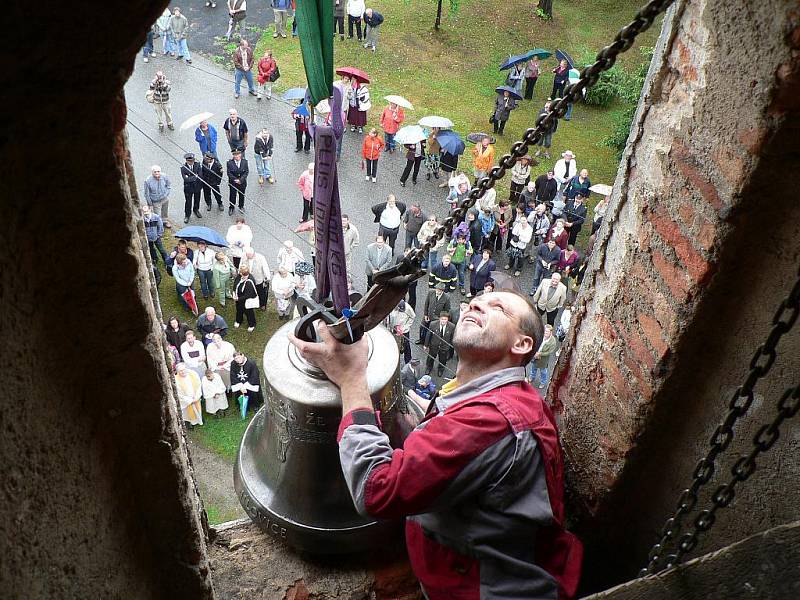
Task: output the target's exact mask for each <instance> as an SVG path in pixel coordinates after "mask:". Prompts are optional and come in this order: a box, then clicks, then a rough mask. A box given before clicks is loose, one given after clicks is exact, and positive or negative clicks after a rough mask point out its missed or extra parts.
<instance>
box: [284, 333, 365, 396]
mask: <svg viewBox="0 0 800 600" xmlns="http://www.w3.org/2000/svg"><path fill="white" fill-rule="evenodd" d="M315 326H316V329H317V333H318V334H319V337H320V339H321V340H322V341H320V342H319V343H316V342H304V341H303V340H300V339H298V338H296V337H295V336H294V333H293V332H289V341H290V342H291V343H292V344H294V345H295V346H296V347H297V350H298V351H299V352H300V356H302V357H303V358H305V359H306V360H307V361H309V362H310V363H312V364H314V365H316V366H317V367H319V368H320V369H322V370H323V371H324V372H325V375H327V376H328V379H330V380H331V381H332V382H333V383H335V384H336V385H338V386H339V388H340V389H341V390H342V396H343V401H344V396H345V393H346V392H347V391H348V390H351V389H357V388H362V389H364V390H366V388H367V355H368V351H369V345H368V342H367V339H366V337H362V338H361V339H360V340H358V341H357V342H356V343H355V344H343V343H341V342H340V341H338V340H337V339H336V338H334V337H333V335H331V332H330V331H328V326H327V325H325V324H324V323H321V322H319V321H317V322H316V323H315ZM371 406H372V405H371V404H370V407H371Z"/></svg>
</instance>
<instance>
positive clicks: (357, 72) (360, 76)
mask: <svg viewBox="0 0 800 600" xmlns="http://www.w3.org/2000/svg"><path fill="white" fill-rule="evenodd" d="M336 74H337V75H346V76H347V77H350V78H351V79H355V80H356V81H358V82H359V83H369V75H367V74H366V73H364V71H362V70H361V69H356V68H355V67H341V68H339V69H336Z"/></svg>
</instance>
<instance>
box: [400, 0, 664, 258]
mask: <svg viewBox="0 0 800 600" xmlns="http://www.w3.org/2000/svg"><path fill="white" fill-rule="evenodd" d="M673 2H674V0H651V1H650V2H648V3H647V4H646V5H645V6H643V7H642V8H641V9H640V10H639V12H638V13H636V16H635V17H634V19H633V21H632V22H631V23H629V24H628V25H626V26H625V27H623V28H622V29H621V30H620V31H619V33H617V35H616V37H615V38H614V41H613V42H612V43H611V45H609V46H606V47H605V48H603V49H602V50H601V51H600V52H598V54H597V57H596V59H595V62H594V63H593V64H591V65H589V66H588V67H586V68H585V69H583V71H581V77H580V79H579V80H578V81H576V82H575V83H573V84H570V85H568V86H567V87H566V89H565V90H564V96H563V97H562V98H558V99H556V100H554V101H553V102H552V103H551V104H550V110H549V111H548V112H546V113H545V114H543V115H539V117H537V119H536V124H535V127H532V128H530V129H528V130H527V131H526V132H525V135H524V136H523V137H522V140H520V141H518V142H514V144H513V145H512V146H511V153H510V154H506V155H504V156H503V157H502V158H501V159H500V161H499V163H498V166H496V167H493V168H492V169H491V171H490V172H489V174H488V176H486V177H483V178H481V179H480V181H477V182H476V183H475V187H473V188H472V190H471V191H470V193H469V195H468V196H467V197H466V198H464V201H463V202H462V203H461V205H460V206H459V207H458V208H457V209H456V210H454V211H453V213H452V214H451V215H450V216H449V217H447V218H446V219H445V220H444V221H443V222H442V223H441V224H440V225H439V226H438V227H437V228H436V229H435V230H434V231H433V233H432V234H431V235H430V237H428V239H427V241H426V242H425V243H424V244H423V245H422V246H421V247H420V248H417V249H416V250H414V251H412V252H411V253H409V255H408V256H407V257H406V260H407V261H408V262H409V263H411V264H413V265H415V266H416V267H419V266H420V265H421V264H422V261H423V259H424V258H425V256H426V255H427V254H428V252H429V251H430V249H431V247H432V246H433V245H434V244H436V243H437V242H438V241H439V240H441V239H442V238H443V237H444V236H445V235H450V234H452V232H453V226H454V225H455V224H456V223H458V222H460V221H461V220H462V219H464V217H465V216H466V214H467V211H468V210H469V209H470V208H472V207H473V206H474V205H475V203H476V202H477V201H478V200H479V199H480V198H481V197H483V195H484V194H485V193H486V192H487V191H488V190H489V189H490V188H491V187H493V186H494V184H495V183H496V182H497V181H499V180H500V179H502V178H503V177H504V176H505V174H506V170H507V169H510V168H512V167H513V166H514V164H515V163H516V162H517V160H519V159H520V158H522V157H523V156H525V155H526V154H527V153H528V146H531V145H535V144H536V143H537V142H538V141H539V140H540V139H541V138H542V136H543V135H544V134H545V132H547V131H549V130H550V128H551V127H552V126H553V124H554V123H555V121H556V120H557V119H560V118H561V117H563V116H564V115H565V114H566V112H567V106H568V105H569V104H571V103H573V102H576V101H577V100H579V99H580V97H581V94H582V92H583V90H585V89H588V88H590V87H592V86H593V85H595V84H596V83H597V80H598V79H599V78H600V75H601V73H603V71H608V70H609V69H610V68H611V67H613V66H614V63H616V61H617V57H618V56H619V55H620V54H622V53H623V52H625V51H626V50H628V49H629V48H630V47H631V46H633V43H634V42H635V41H636V37H637V36H638V35H639V34H640V33H642V32H643V31H646V30H647V29H649V27H650V26H651V25H652V24H653V21H654V20H655V18H656V17H657V16H658V15H660V14H661V13H662V12H664V11H665V10H666V9H667V8H668V7H669V6H670V4H672V3H673Z"/></svg>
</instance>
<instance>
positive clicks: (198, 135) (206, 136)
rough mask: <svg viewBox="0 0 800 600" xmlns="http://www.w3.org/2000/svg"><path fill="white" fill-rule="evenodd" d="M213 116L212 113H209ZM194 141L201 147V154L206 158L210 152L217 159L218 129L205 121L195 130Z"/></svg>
mask: <svg viewBox="0 0 800 600" xmlns="http://www.w3.org/2000/svg"><path fill="white" fill-rule="evenodd" d="M207 114H211V113H207ZM194 140H195V141H196V142H197V144H198V145H199V146H200V154H202V155H203V156H205V155H206V154H208V153H209V152H210V153H211V155H212V156H213V157H214V158H218V157H217V128H216V127H214V126H213V125H211V124H210V123H209V122H208V119H203V120H202V121H200V124H199V125H198V126H197V129H195V130H194Z"/></svg>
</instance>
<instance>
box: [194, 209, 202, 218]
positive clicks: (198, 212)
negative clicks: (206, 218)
mask: <svg viewBox="0 0 800 600" xmlns="http://www.w3.org/2000/svg"><path fill="white" fill-rule="evenodd" d="M194 216H195V217H197V218H198V219H202V218H203V215H201V214H200V211H199V210H196V211H194Z"/></svg>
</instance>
